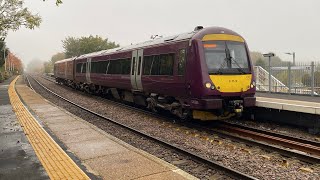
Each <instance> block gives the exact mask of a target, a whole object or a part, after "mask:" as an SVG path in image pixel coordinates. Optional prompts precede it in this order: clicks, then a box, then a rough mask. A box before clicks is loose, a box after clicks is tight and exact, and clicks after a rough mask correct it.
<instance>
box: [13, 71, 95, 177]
mask: <svg viewBox="0 0 320 180" xmlns="http://www.w3.org/2000/svg"><path fill="white" fill-rule="evenodd" d="M18 78H19V76H18V77H16V78H15V79H14V80H13V81H12V82H11V84H10V86H9V90H8V93H9V97H10V102H11V104H12V108H13V110H14V111H15V113H16V116H17V119H18V120H19V123H20V125H21V127H22V128H23V131H24V133H25V134H26V136H27V138H28V140H29V142H30V144H31V145H32V147H33V149H34V151H35V153H36V155H37V157H38V158H39V160H40V162H41V164H42V165H43V167H44V168H45V170H46V172H47V173H48V175H49V177H50V179H90V178H89V177H88V176H87V175H86V174H85V173H84V172H83V171H82V170H81V169H80V168H79V167H78V166H77V164H76V163H75V162H73V160H72V159H71V158H70V157H69V156H68V155H67V154H66V153H65V152H64V151H63V150H62V149H61V147H60V146H59V145H58V144H57V143H56V142H55V141H54V140H53V139H52V138H51V136H50V135H49V134H48V133H47V132H46V131H45V130H44V129H43V128H42V127H41V126H40V124H39V123H38V121H37V120H36V119H35V118H34V117H33V116H32V114H31V113H30V112H29V111H28V109H27V108H26V107H25V106H24V105H23V103H22V102H21V100H20V98H19V96H18V94H17V92H16V91H15V83H16V81H17V79H18Z"/></svg>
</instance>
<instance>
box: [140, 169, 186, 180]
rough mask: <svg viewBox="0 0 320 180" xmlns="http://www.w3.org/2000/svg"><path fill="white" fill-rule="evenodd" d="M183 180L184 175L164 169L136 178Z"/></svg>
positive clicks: (145, 179) (142, 179) (146, 179)
mask: <svg viewBox="0 0 320 180" xmlns="http://www.w3.org/2000/svg"><path fill="white" fill-rule="evenodd" d="M171 179H174V180H185V177H183V176H181V175H179V174H178V173H176V172H173V171H166V172H162V173H157V174H151V175H148V176H143V177H139V178H137V180H171Z"/></svg>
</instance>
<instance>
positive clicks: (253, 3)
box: [7, 0, 320, 65]
mask: <svg viewBox="0 0 320 180" xmlns="http://www.w3.org/2000/svg"><path fill="white" fill-rule="evenodd" d="M25 5H26V6H27V7H28V8H29V9H30V10H31V11H32V12H34V13H38V14H39V15H41V16H42V20H43V22H42V24H41V26H40V28H38V29H35V30H27V29H24V28H21V29H20V30H18V31H16V32H12V31H11V32H9V35H8V38H7V45H8V46H9V48H10V49H11V51H13V53H15V54H16V55H17V56H18V57H20V58H21V59H22V60H23V61H24V63H25V65H27V64H28V62H30V60H32V59H41V60H50V58H51V56H52V55H53V54H55V53H57V52H61V51H63V48H62V43H61V40H63V39H65V38H66V37H68V36H75V37H80V36H88V35H90V34H92V35H100V36H102V37H105V38H108V39H109V40H111V41H115V42H117V43H120V45H128V44H130V43H137V42H141V41H146V40H148V39H149V38H150V36H151V35H153V34H159V35H164V36H166V35H172V34H178V33H182V32H188V31H192V30H193V29H194V27H195V26H197V25H202V26H204V27H208V26H221V27H226V28H229V29H232V30H234V31H236V32H238V33H240V34H241V35H242V36H243V37H244V38H245V39H246V40H247V43H248V45H249V48H250V50H251V51H260V52H269V51H273V52H276V53H277V55H279V56H280V57H281V58H282V59H284V60H291V58H292V57H290V56H289V55H285V54H284V52H288V51H290V52H292V51H294V52H296V59H297V61H317V60H318V61H320V51H319V50H320V47H319V45H318V43H319V42H320V20H319V18H320V10H319V8H320V1H319V0H268V1H267V0H196V1H195V0H158V1H156V0H90V1H89V0H63V4H62V5H60V6H59V7H56V6H55V0H46V2H43V1H42V0H25Z"/></svg>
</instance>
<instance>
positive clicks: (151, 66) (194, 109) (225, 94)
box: [54, 26, 256, 121]
mask: <svg viewBox="0 0 320 180" xmlns="http://www.w3.org/2000/svg"><path fill="white" fill-rule="evenodd" d="M54 76H55V79H56V82H57V83H60V84H65V85H67V86H70V87H72V88H75V89H79V90H82V91H86V92H88V93H91V94H99V95H102V96H107V97H111V98H114V99H117V100H119V101H123V102H128V103H133V104H136V105H138V106H143V107H145V108H147V109H149V110H151V111H154V112H158V111H166V112H167V111H168V112H170V113H172V114H173V115H175V116H178V117H179V118H180V119H182V120H187V119H190V118H191V119H198V120H203V121H210V120H223V119H228V118H231V117H233V116H241V115H242V113H243V112H244V111H245V110H246V109H249V108H250V107H253V106H255V102H256V98H255V92H256V84H255V77H254V71H253V64H252V61H251V58H250V54H249V49H248V46H247V43H246V41H245V39H244V38H243V37H242V36H240V35H239V34H238V33H236V32H234V31H232V30H229V29H227V28H223V27H206V28H204V27H202V26H197V27H195V29H194V30H192V31H191V32H190V31H189V32H187V33H182V34H177V35H173V36H168V37H158V38H153V39H150V40H149V41H145V42H142V43H138V44H134V45H129V46H124V47H118V48H114V49H108V50H102V51H99V52H93V53H89V54H84V55H80V56H77V57H72V58H68V59H64V60H60V61H57V62H56V63H55V64H54Z"/></svg>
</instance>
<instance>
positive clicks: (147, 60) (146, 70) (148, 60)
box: [143, 56, 153, 75]
mask: <svg viewBox="0 0 320 180" xmlns="http://www.w3.org/2000/svg"><path fill="white" fill-rule="evenodd" d="M152 60H153V56H144V57H143V74H144V75H150V72H151V65H152Z"/></svg>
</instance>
